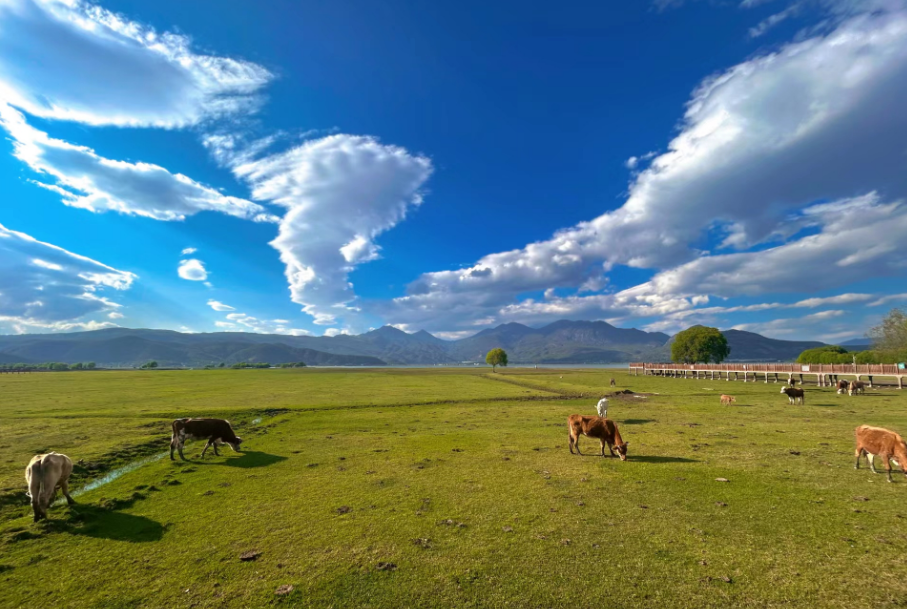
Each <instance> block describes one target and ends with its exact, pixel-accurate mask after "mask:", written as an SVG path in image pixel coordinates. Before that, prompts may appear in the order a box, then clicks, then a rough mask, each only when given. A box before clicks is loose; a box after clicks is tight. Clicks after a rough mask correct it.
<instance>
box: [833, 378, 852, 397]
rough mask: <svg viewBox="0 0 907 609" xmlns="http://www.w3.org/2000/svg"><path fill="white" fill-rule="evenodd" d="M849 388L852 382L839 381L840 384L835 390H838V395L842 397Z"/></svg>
mask: <svg viewBox="0 0 907 609" xmlns="http://www.w3.org/2000/svg"><path fill="white" fill-rule="evenodd" d="M849 387H850V381H843V380H841V381H838V384H837V385H836V386H835V389H837V392H838V395H841V394H843V393H846V392H847V389H848V388H849Z"/></svg>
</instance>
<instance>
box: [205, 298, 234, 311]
mask: <svg viewBox="0 0 907 609" xmlns="http://www.w3.org/2000/svg"><path fill="white" fill-rule="evenodd" d="M208 306H209V307H211V308H212V309H214V310H215V311H235V310H236V309H234V308H233V307H231V306H230V305H226V304H224V303H222V302H218V301H216V300H213V299H211V300H209V301H208Z"/></svg>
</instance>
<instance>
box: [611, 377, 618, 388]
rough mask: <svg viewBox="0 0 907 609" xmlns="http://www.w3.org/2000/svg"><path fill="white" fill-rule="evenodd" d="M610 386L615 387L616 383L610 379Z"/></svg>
mask: <svg viewBox="0 0 907 609" xmlns="http://www.w3.org/2000/svg"><path fill="white" fill-rule="evenodd" d="M611 386H612V387H617V383H616V382H615V381H614V379H611Z"/></svg>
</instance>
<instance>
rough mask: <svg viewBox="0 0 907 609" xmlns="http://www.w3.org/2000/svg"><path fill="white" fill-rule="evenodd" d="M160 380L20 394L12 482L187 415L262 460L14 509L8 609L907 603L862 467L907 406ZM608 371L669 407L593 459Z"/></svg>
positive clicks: (347, 377)
mask: <svg viewBox="0 0 907 609" xmlns="http://www.w3.org/2000/svg"><path fill="white" fill-rule="evenodd" d="M275 372H276V373H277V374H274V373H275ZM158 374H161V373H117V374H115V375H109V376H108V377H107V379H106V381H105V378H103V377H101V376H98V377H92V376H90V375H87V374H86V375H75V374H74V375H50V374H48V375H31V377H30V378H29V379H28V380H20V379H16V381H15V382H16V383H21V385H17V387H18V389H17V391H19V392H20V394H19V395H20V399H22V400H23V402H24V403H25V406H24V407H23V409H22V410H18V409H17V408H16V407H15V405H11V404H10V402H9V401H8V400H7V399H6V398H5V397H4V399H3V402H2V406H0V431H2V435H3V439H2V440H0V445H4V448H3V449H2V453H0V454H2V457H3V459H2V460H3V461H4V463H3V464H2V466H3V468H6V469H3V470H0V471H2V472H3V476H4V478H3V479H4V480H8V482H5V483H4V484H5V485H7V484H8V485H10V486H15V485H16V484H17V482H16V480H15V479H14V478H16V477H21V475H22V474H21V469H22V468H23V467H24V464H25V462H27V458H26V457H27V455H28V454H29V451H30V450H32V449H35V448H45V447H46V448H56V449H58V450H62V451H63V452H67V454H70V456H72V457H73V458H74V459H78V458H81V457H82V456H83V455H84V454H87V455H89V457H88V458H90V459H101V458H104V456H105V455H108V456H109V455H111V454H113V453H115V452H117V451H118V450H121V447H127V446H130V445H131V446H134V445H135V444H139V443H143V442H149V441H151V440H154V439H155V438H163V441H164V445H166V435H167V434H166V421H167V419H168V418H172V417H173V416H176V415H182V414H185V415H187V416H188V415H193V414H201V413H204V414H206V415H212V416H218V415H223V416H227V417H228V418H231V420H234V419H235V422H236V423H237V426H238V427H241V430H240V435H244V436H245V437H247V442H246V445H247V452H245V453H244V454H242V455H239V454H236V453H232V452H230V451H229V449H224V450H222V456H221V457H212V456H209V457H207V458H206V459H205V460H204V461H201V460H199V459H197V458H193V462H192V463H190V464H179V463H177V464H172V463H171V462H170V461H169V459H164V460H163V461H156V462H151V463H149V464H147V465H145V466H143V467H141V468H139V469H136V470H134V471H131V472H129V473H127V474H125V475H123V476H122V477H120V478H118V479H116V480H114V481H112V482H110V483H109V484H106V485H104V486H102V487H100V488H97V489H95V490H93V491H90V492H88V493H85V494H84V495H81V496H80V497H78V502H79V503H78V505H77V506H76V507H74V508H73V509H68V508H66V507H65V506H58V507H54V508H53V509H52V510H51V513H50V515H51V518H50V521H49V522H47V523H43V524H39V525H34V524H32V523H31V522H30V519H29V518H27V517H26V516H25V511H24V510H23V511H21V515H19V514H20V512H18V511H16V510H19V509H20V508H19V507H18V506H13V507H9V508H8V511H7V512H6V513H7V515H8V516H7V518H6V519H5V520H4V521H3V522H2V524H0V588H2V589H3V591H4V592H3V594H2V595H0V606H10V607H20V606H21V607H27V606H51V605H60V606H69V607H161V606H172V605H177V606H188V605H191V606H195V607H223V606H229V607H255V606H266V605H270V604H272V603H273V604H280V605H285V606H299V607H308V606H312V607H323V606H335V607H346V606H370V607H407V606H429V607H430V606H437V607H442V606H511V607H526V606H532V607H560V606H571V605H572V606H576V607H591V606H609V607H634V606H640V607H642V606H662V607H730V606H751V607H771V606H781V605H783V606H788V607H789V606H798V607H818V606H821V607H845V606H846V607H875V606H888V605H892V606H895V605H896V604H897V603H907V582H905V580H904V574H905V573H907V569H905V567H907V560H905V558H904V557H905V547H907V525H905V523H907V520H905V518H904V517H905V516H907V504H905V499H907V481H905V479H904V477H903V476H898V477H896V478H895V483H894V484H887V483H886V482H885V479H884V476H881V475H879V476H874V475H873V474H871V473H870V472H869V471H868V470H867V469H861V470H860V471H855V470H854V469H853V458H852V450H853V437H852V434H853V429H854V427H856V426H857V425H858V424H862V423H871V424H876V425H881V426H886V427H891V428H894V429H899V430H901V431H902V432H903V431H907V409H905V406H907V398H905V396H904V394H903V393H901V392H898V391H897V390H884V391H875V392H870V394H868V395H867V396H865V397H854V398H850V397H848V396H838V395H836V394H835V393H834V391H833V390H831V389H826V390H820V389H817V388H810V389H809V390H810V399H808V401H807V405H806V406H804V407H794V406H789V405H788V404H787V399H786V398H785V397H784V396H781V395H778V387H777V385H774V384H769V385H765V384H763V383H747V384H744V383H742V382H740V383H733V382H731V383H727V382H724V381H705V380H699V381H693V380H675V379H661V378H652V377H633V376H632V375H627V374H626V373H624V372H622V371H618V372H612V371H608V370H605V371H570V370H564V371H560V370H557V371H552V370H544V371H543V370H539V371H535V370H516V369H511V370H505V371H504V372H503V373H499V374H498V375H495V377H494V378H492V377H491V375H490V374H485V373H484V372H476V371H472V370H469V371H456V370H454V371H450V370H418V371H415V370H407V371H359V370H356V371H347V372H334V371H330V372H328V371H312V370H309V371H267V370H265V371H252V370H250V371H223V372H221V371H217V372H216V373H215V374H214V375H210V373H208V372H191V373H187V372H182V373H163V374H162V375H161V376H156V375H158ZM206 375H210V376H206ZM55 376H67V377H70V378H68V379H64V380H58V379H57V378H50V377H55ZM612 376H613V377H614V378H616V379H617V382H618V387H617V389H625V388H631V389H633V390H635V391H637V392H640V393H644V394H650V395H648V397H644V398H640V397H632V396H627V397H623V398H619V399H612V402H611V406H610V409H609V415H610V416H611V418H613V419H615V420H616V421H617V422H618V424H619V426H620V428H621V432H622V434H623V436H624V438H625V439H626V440H628V441H629V443H630V451H629V452H630V460H629V461H628V462H626V463H621V462H619V461H618V460H617V459H607V458H606V459H601V458H598V457H594V456H586V457H577V456H571V455H570V454H569V452H568V450H567V429H566V417H567V416H568V415H569V414H572V413H575V412H584V413H589V414H592V413H594V408H595V402H596V401H597V399H598V396H599V394H602V393H609V392H611V391H613V390H612V389H611V388H609V387H607V382H608V379H609V378H611V377H612ZM561 377H563V378H561ZM43 379H47V380H46V381H45V380H43ZM502 381H503V382H502ZM507 381H511V382H507ZM3 382H5V379H3V380H0V383H3ZM42 382H46V383H49V384H52V385H53V386H51V385H41V383H42ZM105 382H106V383H107V384H106V385H105ZM28 384H32V387H31V388H30V389H29V385H28ZM7 387H9V386H7ZM54 387H56V389H54ZM99 391H103V392H104V394H105V395H104V397H103V398H102V397H99V396H98V395H97V392H99ZM526 391H529V393H524V392H526ZM55 392H56V393H55ZM143 392H144V393H147V401H143V400H142V399H141V397H142V393H143ZM722 392H725V393H732V394H734V395H736V396H737V398H738V402H737V404H735V405H733V406H721V405H720V404H719V403H718V396H719V395H720V394H721V393H722ZM64 393H65V395H64ZM256 393H258V394H260V397H258V398H256ZM29 394H31V395H32V396H33V397H30V398H29V397H27V395H29ZM580 394H583V397H582V398H580V397H578V396H579V395H580ZM656 394H657V395H656ZM42 396H43V397H42ZM79 396H83V397H82V398H80V397H79ZM180 396H185V398H184V399H183V398H181V397H180ZM525 398H536V399H525ZM538 398H544V399H538ZM42 400H44V401H46V408H47V411H48V412H49V413H50V414H51V416H43V415H42V407H41V401H42ZM429 402H430V403H429ZM117 404H120V405H121V406H119V407H117V406H116V405H117ZM269 409H270V410H271V414H272V415H273V416H269V415H268V414H262V413H263V412H264V411H265V410H269ZM285 409H286V410H285ZM70 417H71V418H70ZM258 418H261V422H260V423H259V424H258V425H253V424H252V420H254V419H258ZM147 424H152V425H157V427H154V426H152V427H148V428H144V427H141V425H147ZM61 425H63V426H64V427H63V428H64V430H65V431H64V432H59V431H56V430H58V429H59V428H60V426H61ZM42 426H43V429H44V430H45V434H46V435H44V436H42V431H41V429H42ZM77 436H85V438H84V439H76V437H77ZM42 438H47V439H48V440H47V442H44V443H43V445H42V446H40V447H39V446H35V444H42V442H40V440H41V439H42ZM67 439H68V442H69V443H68V444H66V448H65V449H63V448H60V446H61V445H62V443H64V441H66V440H67ZM57 442H60V443H61V444H57ZM45 445H46V446H45ZM581 445H582V446H583V447H584V449H585V452H586V453H587V454H589V455H592V454H594V452H595V448H596V447H597V442H595V441H593V440H589V439H583V440H581ZM201 446H202V445H201V444H199V443H197V444H194V445H191V448H190V450H188V451H187V456H188V455H190V454H193V455H194V454H197V452H198V451H199V450H200V449H201ZM152 449H153V450H155V451H157V450H159V449H158V448H157V447H154V446H151V448H149V451H151V450H152ZM8 455H15V459H14V460H15V461H17V462H16V463H15V464H9V463H6V461H7V459H8ZM9 458H12V457H9ZM23 459H24V460H23ZM13 465H15V467H13ZM717 478H724V479H727V480H728V482H718V481H716V479H717ZM20 486H21V487H22V490H23V491H24V484H21V485H20ZM864 498H865V499H867V500H866V501H864V500H863V499H864ZM14 512H15V513H14ZM13 516H14V517H13ZM461 524H462V525H463V526H459V525H461ZM248 550H258V551H260V552H261V555H260V556H259V557H258V558H257V560H254V561H249V562H243V561H241V560H240V558H239V556H240V554H241V553H243V552H246V551H248ZM867 557H871V558H870V559H869V560H867ZM379 563H393V564H394V565H396V568H395V569H388V570H379ZM51 565H52V568H49V567H50V566H51ZM36 581H40V582H41V585H36V584H35V582H36ZM284 584H290V585H292V586H294V591H293V592H291V593H290V594H289V595H287V596H285V597H284V596H281V597H278V596H275V594H274V593H275V590H276V589H277V588H278V586H281V585H284Z"/></svg>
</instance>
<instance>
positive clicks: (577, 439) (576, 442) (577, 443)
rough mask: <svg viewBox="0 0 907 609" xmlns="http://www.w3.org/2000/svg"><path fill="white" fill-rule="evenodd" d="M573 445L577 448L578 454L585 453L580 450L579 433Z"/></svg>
mask: <svg viewBox="0 0 907 609" xmlns="http://www.w3.org/2000/svg"><path fill="white" fill-rule="evenodd" d="M573 446H574V447H575V448H576V454H578V455H582V454H583V453H581V452H580V451H579V434H576V437H575V438H574V439H573Z"/></svg>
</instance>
